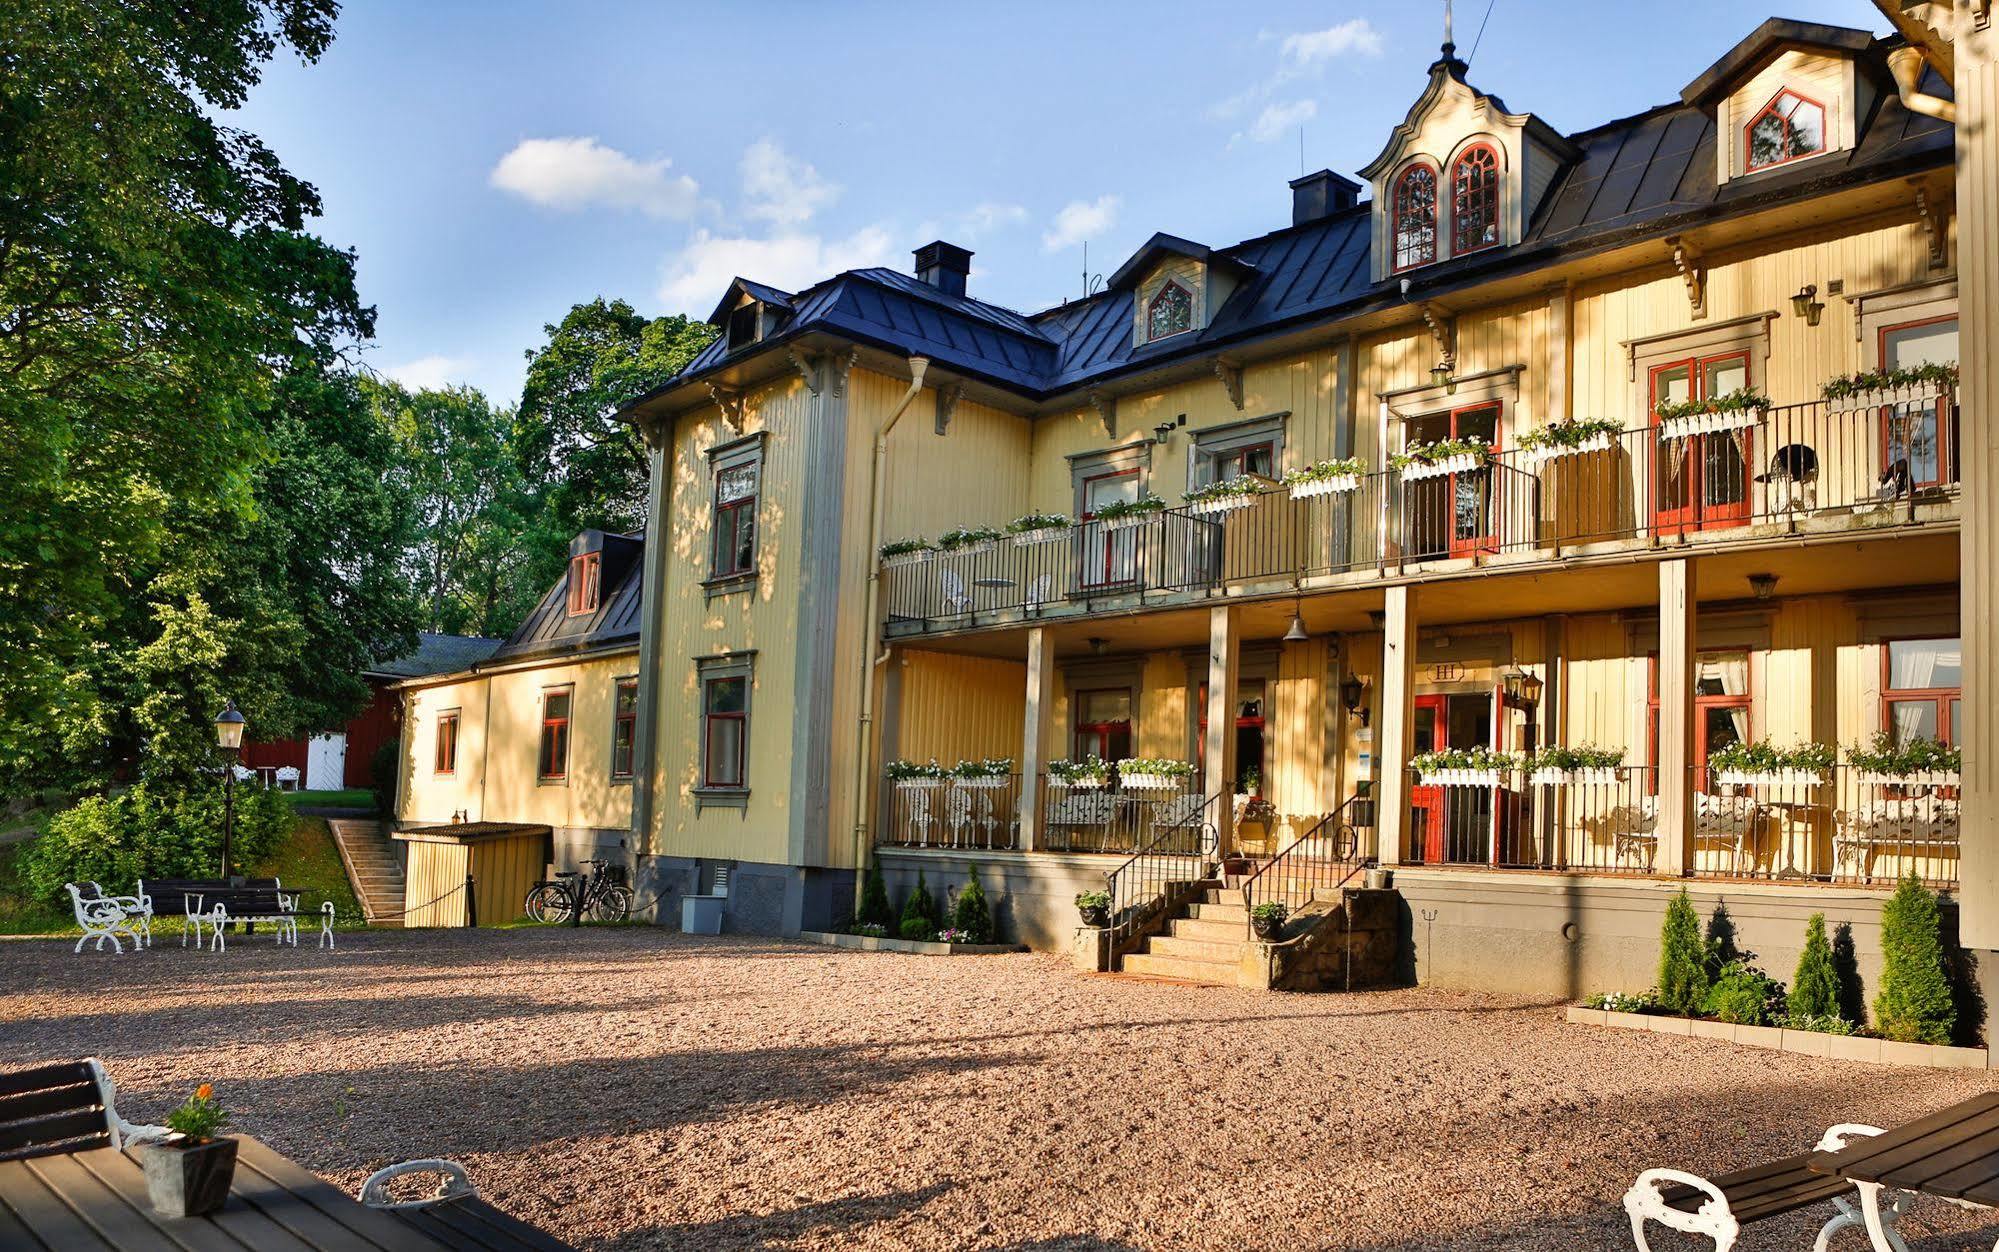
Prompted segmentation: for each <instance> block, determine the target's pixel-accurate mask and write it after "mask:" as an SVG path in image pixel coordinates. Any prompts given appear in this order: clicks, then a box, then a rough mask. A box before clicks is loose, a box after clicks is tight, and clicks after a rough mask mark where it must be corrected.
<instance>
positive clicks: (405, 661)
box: [362, 631, 503, 678]
mask: <svg viewBox="0 0 1999 1252" xmlns="http://www.w3.org/2000/svg"><path fill="white" fill-rule="evenodd" d="M502 642H503V641H502V640H499V639H489V638H487V637H485V636H483V635H435V634H431V633H430V632H429V631H424V632H421V633H419V634H418V635H417V637H416V651H414V652H410V653H406V654H405V655H403V656H399V657H397V658H395V659H394V660H393V661H380V662H377V663H376V664H375V665H373V666H370V667H369V668H368V669H366V670H363V671H362V673H363V674H364V675H366V676H368V677H371V678H423V677H426V676H428V675H431V674H451V673H455V672H457V671H458V670H462V669H470V668H472V667H473V666H474V665H476V664H478V663H479V662H480V661H483V660H485V659H486V658H487V657H489V656H491V655H492V654H493V651H494V649H496V648H498V647H499V646H500V644H501V643H502Z"/></svg>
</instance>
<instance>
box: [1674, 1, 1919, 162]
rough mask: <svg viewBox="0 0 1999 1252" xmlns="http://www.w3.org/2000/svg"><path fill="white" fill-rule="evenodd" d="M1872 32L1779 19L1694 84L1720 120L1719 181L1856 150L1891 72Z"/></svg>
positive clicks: (1690, 92) (1699, 101) (1696, 97)
mask: <svg viewBox="0 0 1999 1252" xmlns="http://www.w3.org/2000/svg"><path fill="white" fill-rule="evenodd" d="M1874 48H1875V39H1874V36H1873V35H1872V34H1870V33H1869V32H1867V31H1864V30H1851V29H1848V28H1845V27H1840V26H1822V25H1819V24H1818V23H1816V22H1794V21H1790V20H1788V19H1785V18H1771V19H1770V20H1769V21H1767V22H1764V23H1763V24H1762V25H1761V26H1758V27H1757V28H1756V29H1755V30H1754V31H1753V32H1751V33H1750V35H1749V37H1748V38H1747V39H1744V40H1743V41H1742V42H1741V43H1739V44H1736V45H1735V47H1733V48H1731V49H1729V51H1728V53H1727V54H1726V55H1724V56H1723V57H1722V58H1721V59H1720V60H1719V61H1716V62H1715V63H1714V64H1713V65H1712V66H1709V67H1708V69H1707V72H1706V73H1704V74H1702V75H1701V76H1700V77H1699V78H1696V79H1695V80H1694V81H1693V82H1691V83H1688V84H1687V86H1686V88H1685V89H1684V90H1682V91H1681V92H1680V99H1681V100H1682V101H1683V102H1685V103H1686V104H1688V105H1691V106H1693V107H1695V108H1700V109H1706V110H1710V111H1711V112H1712V114H1713V116H1714V127H1715V134H1716V136H1717V137H1718V139H1717V142H1716V143H1715V146H1714V156H1715V182H1716V184H1717V185H1719V184H1725V183H1728V182H1731V181H1733V180H1735V179H1739V178H1752V179H1753V178H1757V177H1759V176H1761V175H1764V174H1767V173H1769V172H1770V171H1772V170H1779V169H1792V168H1796V167H1798V166H1801V165H1804V164H1807V163H1809V162H1811V161H1814V160H1817V159H1818V158H1820V157H1827V156H1831V155H1832V154H1834V153H1838V152H1846V151H1850V150H1851V149H1852V148H1853V145H1854V142H1855V136H1856V134H1857V132H1858V129H1859V121H1860V119H1861V118H1864V117H1866V116H1867V112H1868V110H1870V109H1872V108H1873V107H1874V102H1875V101H1876V99H1878V98H1879V95H1880V93H1881V92H1882V91H1883V90H1892V85H1891V84H1889V83H1887V82H1886V81H1885V76H1886V69H1885V67H1884V65H1883V64H1882V63H1881V62H1880V60H1879V58H1878V57H1877V56H1876V55H1875V53H1874Z"/></svg>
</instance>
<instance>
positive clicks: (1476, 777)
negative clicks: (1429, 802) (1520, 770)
mask: <svg viewBox="0 0 1999 1252" xmlns="http://www.w3.org/2000/svg"><path fill="white" fill-rule="evenodd" d="M1503 772H1504V771H1501V770H1496V769H1440V770H1436V771H1435V772H1433V773H1427V774H1419V775H1417V778H1416V785H1417V786H1419V787H1497V786H1498V785H1499V780H1500V775H1501V774H1502V773H1503Z"/></svg>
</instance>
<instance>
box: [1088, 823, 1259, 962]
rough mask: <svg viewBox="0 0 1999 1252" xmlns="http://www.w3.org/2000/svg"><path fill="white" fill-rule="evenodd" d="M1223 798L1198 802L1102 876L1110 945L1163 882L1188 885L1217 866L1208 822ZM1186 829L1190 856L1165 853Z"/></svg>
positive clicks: (1215, 834)
mask: <svg viewBox="0 0 1999 1252" xmlns="http://www.w3.org/2000/svg"><path fill="white" fill-rule="evenodd" d="M1224 799H1227V800H1231V801H1232V800H1233V799H1234V796H1233V792H1232V791H1231V790H1230V789H1229V788H1226V787H1225V788H1222V789H1221V790H1219V791H1216V792H1215V793H1214V794H1213V795H1210V796H1209V797H1208V798H1207V799H1205V800H1203V801H1202V802H1201V807H1200V809H1199V810H1197V811H1196V814H1195V815H1194V816H1193V817H1192V818H1191V819H1190V820H1188V821H1183V822H1180V823H1177V824H1175V825H1173V826H1168V827H1166V828H1164V829H1162V830H1155V831H1154V833H1153V837H1152V839H1151V840H1150V841H1149V842H1148V843H1146V845H1145V846H1144V847H1142V848H1140V849H1139V850H1138V851H1136V852H1134V853H1132V854H1131V855H1130V856H1129V857H1127V858H1125V860H1124V862H1123V863H1122V864H1120V865H1119V866H1118V867H1117V868H1115V869H1113V870H1110V871H1109V872H1107V873H1106V874H1105V875H1104V891H1105V893H1106V894H1107V895H1109V896H1110V898H1111V906H1110V916H1111V926H1110V930H1111V938H1112V941H1113V942H1115V941H1116V939H1117V937H1118V935H1119V934H1120V933H1121V932H1123V931H1124V930H1125V929H1126V927H1128V926H1132V925H1135V924H1137V922H1138V920H1139V918H1140V917H1141V915H1142V914H1143V911H1144V906H1145V905H1147V904H1149V903H1151V902H1152V901H1154V900H1157V899H1161V898H1163V897H1164V896H1165V894H1166V884H1167V883H1169V882H1194V881H1198V880H1200V879H1203V878H1206V877H1207V876H1208V874H1209V873H1210V872H1211V870H1212V869H1213V867H1214V866H1215V864H1216V863H1217V862H1216V853H1217V852H1218V851H1219V849H1220V845H1221V835H1220V827H1219V825H1218V824H1217V822H1216V821H1214V820H1213V813H1214V810H1215V809H1216V806H1218V805H1219V804H1221V803H1222V801H1223V800H1224ZM1190 829H1192V830H1193V831H1194V832H1195V833H1196V839H1195V846H1194V850H1193V851H1191V852H1179V851H1171V850H1168V849H1167V848H1166V846H1165V845H1166V844H1168V843H1169V842H1171V841H1173V840H1176V839H1184V838H1186V835H1187V832H1188V831H1189V830H1190ZM1189 870H1191V871H1192V872H1191V873H1189V872H1188V871H1189Z"/></svg>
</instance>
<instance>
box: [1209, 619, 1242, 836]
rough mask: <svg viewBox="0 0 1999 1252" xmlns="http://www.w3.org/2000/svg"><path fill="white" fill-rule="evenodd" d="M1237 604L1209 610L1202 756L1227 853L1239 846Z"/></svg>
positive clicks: (1239, 644) (1239, 652) (1239, 649)
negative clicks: (1205, 732)
mask: <svg viewBox="0 0 1999 1252" xmlns="http://www.w3.org/2000/svg"><path fill="white" fill-rule="evenodd" d="M1236 614H1237V610H1236V608H1235V607H1234V606H1233V605H1225V606H1217V607H1216V608H1212V609H1209V610H1208V741H1207V742H1206V743H1205V744H1203V745H1202V746H1201V757H1202V762H1203V764H1204V767H1205V772H1206V775H1207V782H1208V794H1209V795H1214V794H1215V793H1216V792H1217V791H1219V792H1220V793H1221V795H1222V798H1221V800H1219V801H1218V802H1217V806H1216V813H1215V833H1216V836H1217V837H1218V838H1219V840H1220V842H1219V844H1218V845H1217V847H1218V850H1219V851H1220V852H1222V853H1224V854H1226V853H1228V852H1230V851H1231V850H1233V849H1234V847H1235V766H1236V761H1235V700H1236V682H1237V679H1238V677H1239V676H1240V674H1241V671H1242V640H1241V639H1240V638H1238V637H1237V635H1236Z"/></svg>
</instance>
